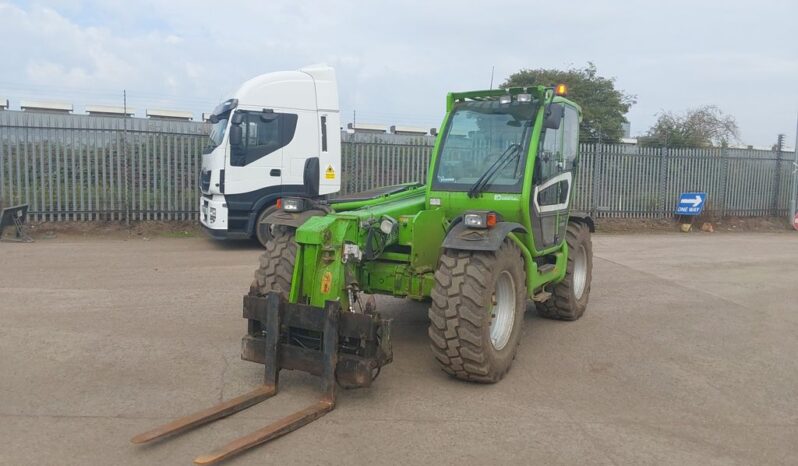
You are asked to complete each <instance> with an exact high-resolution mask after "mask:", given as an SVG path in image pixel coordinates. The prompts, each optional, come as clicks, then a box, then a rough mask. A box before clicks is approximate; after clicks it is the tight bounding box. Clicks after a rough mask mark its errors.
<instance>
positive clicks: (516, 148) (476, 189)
mask: <svg viewBox="0 0 798 466" xmlns="http://www.w3.org/2000/svg"><path fill="white" fill-rule="evenodd" d="M520 153H521V145H520V144H510V147H508V148H507V149H505V150H504V152H502V153H501V155H499V158H498V159H496V161H495V162H493V164H491V166H490V167H488V169H487V170H485V173H483V174H482V176H480V177H479V179H477V181H476V182H475V183H474V184H473V185H471V188H470V189H469V190H468V197H476V196H477V194H479V193H481V192H482V191H484V190H485V188H486V187H487V186H488V183H490V180H491V179H493V177H494V176H495V175H496V173H498V172H499V170H501V169H502V168H504V167H505V166H506V165H507V164H508V163H509V162H510V161H511V160H512V159H513V156H516V155H519V154H520Z"/></svg>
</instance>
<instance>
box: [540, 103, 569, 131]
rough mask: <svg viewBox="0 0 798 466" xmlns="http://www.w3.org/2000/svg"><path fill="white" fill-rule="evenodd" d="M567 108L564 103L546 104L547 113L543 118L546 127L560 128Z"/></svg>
mask: <svg viewBox="0 0 798 466" xmlns="http://www.w3.org/2000/svg"><path fill="white" fill-rule="evenodd" d="M564 114H565V108H564V107H563V106H562V104H549V105H547V106H546V114H545V115H544V119H543V127H544V128H546V129H554V130H557V129H560V123H561V122H562V117H563V115H564Z"/></svg>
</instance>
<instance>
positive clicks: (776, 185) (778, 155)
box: [770, 134, 784, 217]
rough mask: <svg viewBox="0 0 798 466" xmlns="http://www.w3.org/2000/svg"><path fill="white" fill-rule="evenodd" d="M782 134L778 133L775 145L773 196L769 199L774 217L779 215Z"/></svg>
mask: <svg viewBox="0 0 798 466" xmlns="http://www.w3.org/2000/svg"><path fill="white" fill-rule="evenodd" d="M783 138H784V136H783V135H781V134H779V139H778V144H777V145H776V160H775V163H776V176H775V178H776V179H775V180H773V198H772V199H771V201H770V213H771V214H772V215H773V216H774V217H775V216H777V215H779V212H778V210H779V190H780V188H781V153H782V146H783V141H784V139H783Z"/></svg>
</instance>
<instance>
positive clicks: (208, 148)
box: [203, 113, 230, 154]
mask: <svg viewBox="0 0 798 466" xmlns="http://www.w3.org/2000/svg"><path fill="white" fill-rule="evenodd" d="M228 116H230V114H229V113H228V114H227V115H225V116H224V117H223V118H221V119H219V121H217V122H216V123H214V124H213V126H211V133H210V134H209V135H208V142H207V144H206V145H205V150H204V151H203V153H204V154H209V153H211V152H212V151H213V150H214V149H216V147H217V146H218V145H219V144H221V143H222V141H223V140H224V132H225V131H226V130H227V117H228Z"/></svg>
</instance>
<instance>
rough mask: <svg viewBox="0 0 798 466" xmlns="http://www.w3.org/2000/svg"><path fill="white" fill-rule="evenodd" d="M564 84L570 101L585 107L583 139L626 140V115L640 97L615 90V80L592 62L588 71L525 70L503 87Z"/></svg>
mask: <svg viewBox="0 0 798 466" xmlns="http://www.w3.org/2000/svg"><path fill="white" fill-rule="evenodd" d="M560 83H563V84H565V85H567V86H568V98H569V99H571V100H573V101H574V102H576V103H577V104H579V105H580V106H581V107H582V124H581V125H580V128H579V139H581V140H583V141H595V140H599V139H600V140H601V141H606V142H618V141H619V140H620V139H621V137H623V126H622V125H623V123H627V120H626V117H625V116H624V115H626V113H627V112H628V111H629V108H630V107H631V106H632V105H634V104H635V102H636V101H635V99H636V96H634V95H631V94H626V93H625V92H623V91H621V90H618V89H615V78H604V77H602V76H599V75H598V71H597V69H596V65H594V64H593V63H591V62H588V64H587V66H585V67H584V68H570V69H568V70H556V69H543V68H539V69H534V70H533V69H522V70H521V71H518V72H517V73H513V74H511V75H510V77H509V78H507V80H506V81H505V82H504V83H503V84H502V85H501V87H503V88H507V87H524V86H535V85H539V84H542V85H544V86H554V85H557V84H560Z"/></svg>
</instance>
